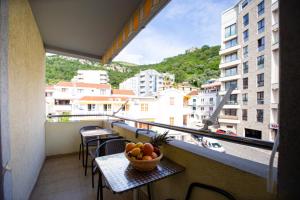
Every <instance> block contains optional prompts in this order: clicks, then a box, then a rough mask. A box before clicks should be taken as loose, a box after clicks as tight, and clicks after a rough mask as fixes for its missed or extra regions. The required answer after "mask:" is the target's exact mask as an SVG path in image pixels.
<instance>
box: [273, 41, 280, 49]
mask: <svg viewBox="0 0 300 200" xmlns="http://www.w3.org/2000/svg"><path fill="white" fill-rule="evenodd" d="M271 49H272V51H275V50H278V49H279V41H275V42H274V43H273V44H272V47H271Z"/></svg>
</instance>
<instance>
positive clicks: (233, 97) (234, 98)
mask: <svg viewBox="0 0 300 200" xmlns="http://www.w3.org/2000/svg"><path fill="white" fill-rule="evenodd" d="M227 104H229V105H236V104H237V94H231V95H230V96H229V99H228V101H227Z"/></svg>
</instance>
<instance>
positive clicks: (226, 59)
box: [225, 53, 238, 62]
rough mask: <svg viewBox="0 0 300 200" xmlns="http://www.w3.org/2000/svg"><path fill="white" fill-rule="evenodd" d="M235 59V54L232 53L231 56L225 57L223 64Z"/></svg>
mask: <svg viewBox="0 0 300 200" xmlns="http://www.w3.org/2000/svg"><path fill="white" fill-rule="evenodd" d="M237 59H238V57H237V53H232V54H229V55H226V56H225V62H231V61H235V60H237Z"/></svg>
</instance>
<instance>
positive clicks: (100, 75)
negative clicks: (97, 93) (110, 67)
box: [72, 70, 109, 84]
mask: <svg viewBox="0 0 300 200" xmlns="http://www.w3.org/2000/svg"><path fill="white" fill-rule="evenodd" d="M72 82H82V83H94V84H107V83H108V82H109V76H108V74H107V71H104V70H78V71H77V75H76V76H74V78H73V79H72Z"/></svg>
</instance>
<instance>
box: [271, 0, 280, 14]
mask: <svg viewBox="0 0 300 200" xmlns="http://www.w3.org/2000/svg"><path fill="white" fill-rule="evenodd" d="M278 7H279V1H278V0H272V5H271V10H272V12H274V11H277V10H278Z"/></svg>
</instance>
